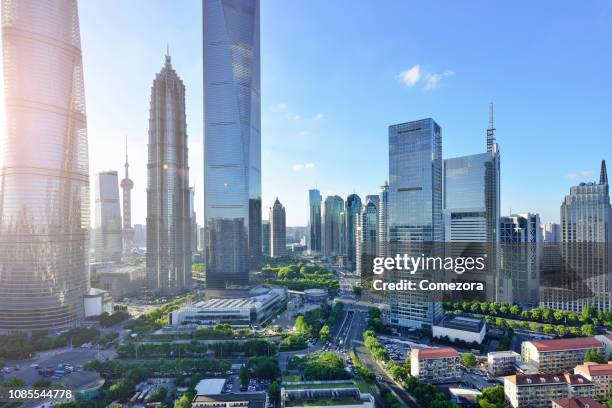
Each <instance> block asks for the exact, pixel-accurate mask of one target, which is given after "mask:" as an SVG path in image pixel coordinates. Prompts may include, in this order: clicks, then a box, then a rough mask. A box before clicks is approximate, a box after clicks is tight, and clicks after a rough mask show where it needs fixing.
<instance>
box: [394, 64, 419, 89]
mask: <svg viewBox="0 0 612 408" xmlns="http://www.w3.org/2000/svg"><path fill="white" fill-rule="evenodd" d="M398 78H399V79H400V81H402V83H403V84H404V86H405V87H408V88H411V87H413V86H414V85H416V83H417V82H419V81H420V79H421V67H420V66H419V65H415V66H413V67H412V68H409V69H407V70H404V71H402V72H400V73H399V75H398Z"/></svg>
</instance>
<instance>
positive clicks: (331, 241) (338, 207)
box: [321, 196, 344, 258]
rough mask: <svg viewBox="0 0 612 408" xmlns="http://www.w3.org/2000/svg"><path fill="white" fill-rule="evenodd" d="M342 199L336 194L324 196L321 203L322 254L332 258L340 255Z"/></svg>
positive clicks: (342, 224)
mask: <svg viewBox="0 0 612 408" xmlns="http://www.w3.org/2000/svg"><path fill="white" fill-rule="evenodd" d="M343 213H344V200H343V199H342V198H341V197H338V196H327V197H325V203H324V204H323V214H322V219H323V223H322V224H323V225H322V228H321V229H322V230H323V243H322V246H323V249H322V250H323V255H324V256H326V257H328V258H334V257H338V256H341V255H342V252H341V251H342V247H343V245H342V238H343V237H344V233H343V231H342V230H343V226H344V221H343V218H344V216H343Z"/></svg>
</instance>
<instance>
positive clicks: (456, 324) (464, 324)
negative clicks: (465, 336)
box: [436, 314, 485, 333]
mask: <svg viewBox="0 0 612 408" xmlns="http://www.w3.org/2000/svg"><path fill="white" fill-rule="evenodd" d="M484 325H485V319H484V318H482V317H472V316H466V315H456V314H447V315H445V316H444V317H443V318H442V320H441V321H440V322H439V323H438V324H436V326H438V327H446V328H447V329H455V330H462V331H469V332H474V333H480V331H481V330H482V328H483V327H484Z"/></svg>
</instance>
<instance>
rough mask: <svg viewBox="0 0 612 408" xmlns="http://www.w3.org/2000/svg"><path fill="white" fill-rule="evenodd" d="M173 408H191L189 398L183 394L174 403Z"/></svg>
mask: <svg viewBox="0 0 612 408" xmlns="http://www.w3.org/2000/svg"><path fill="white" fill-rule="evenodd" d="M174 408H191V398H189V395H187V394H184V395H183V396H182V397H181V398H180V399H178V400H176V401H175V402H174Z"/></svg>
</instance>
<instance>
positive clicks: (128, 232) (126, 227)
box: [121, 137, 134, 254]
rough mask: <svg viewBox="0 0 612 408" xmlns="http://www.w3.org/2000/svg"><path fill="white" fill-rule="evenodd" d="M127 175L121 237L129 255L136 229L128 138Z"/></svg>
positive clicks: (124, 185)
mask: <svg viewBox="0 0 612 408" xmlns="http://www.w3.org/2000/svg"><path fill="white" fill-rule="evenodd" d="M123 166H124V167H125V175H124V177H123V180H121V190H122V192H123V197H122V198H123V229H122V231H121V235H122V237H123V253H124V254H129V253H130V252H131V251H132V248H133V247H134V229H133V228H132V189H133V188H134V182H133V181H132V180H131V179H130V176H129V171H128V169H129V168H130V165H129V163H128V152H127V137H126V139H125V164H124V165H123Z"/></svg>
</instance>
